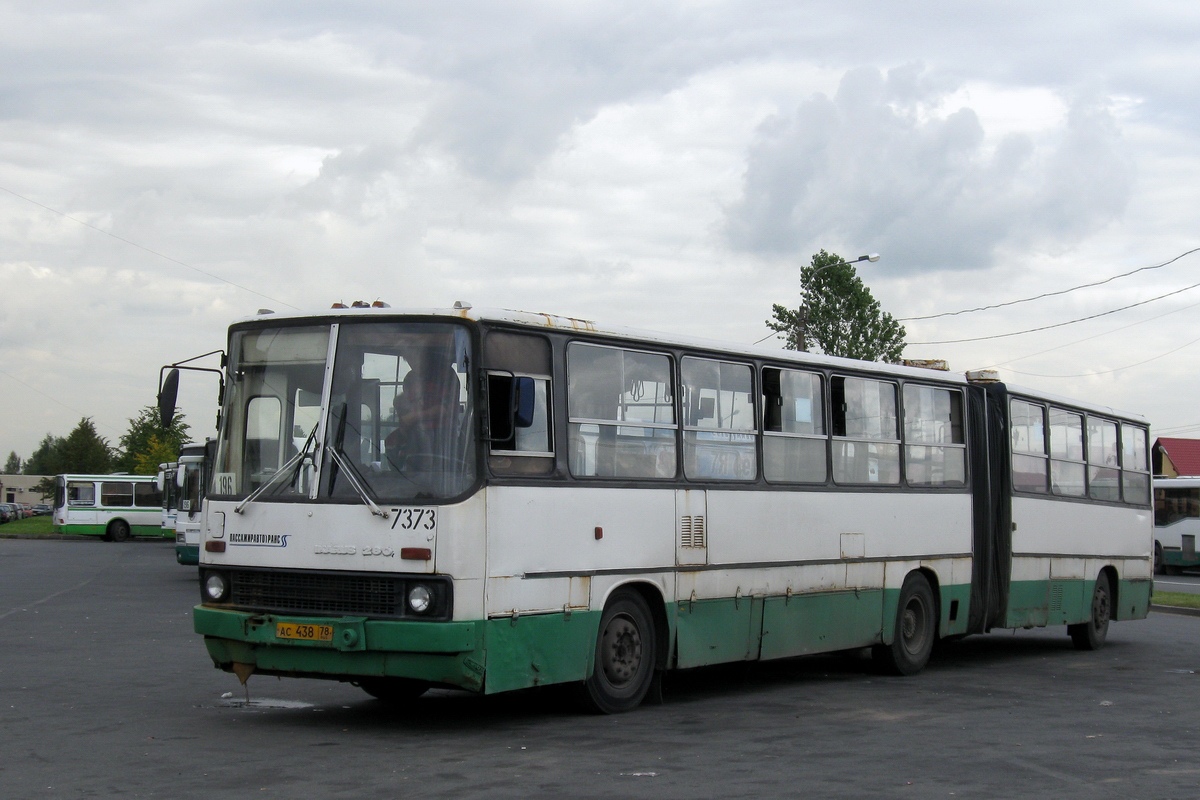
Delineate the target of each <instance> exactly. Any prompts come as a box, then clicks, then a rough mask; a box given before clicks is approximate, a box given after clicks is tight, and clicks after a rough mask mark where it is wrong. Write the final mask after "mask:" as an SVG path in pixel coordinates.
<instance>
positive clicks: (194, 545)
mask: <svg viewBox="0 0 1200 800" xmlns="http://www.w3.org/2000/svg"><path fill="white" fill-rule="evenodd" d="M206 452H207V447H206V446H205V445H203V444H185V445H184V446H183V447H182V448H180V450H179V461H178V462H177V465H176V471H175V483H176V487H177V489H176V491H177V493H178V503H177V505H178V508H177V509H176V512H175V530H174V534H175V560H176V561H178V562H179V563H180V564H186V565H195V564H199V563H200V526H201V522H202V519H203V518H202V516H201V510H202V509H203V506H204V495H205V494H206V492H205V487H206V485H207V482H208V462H207V459H206V456H205V454H206Z"/></svg>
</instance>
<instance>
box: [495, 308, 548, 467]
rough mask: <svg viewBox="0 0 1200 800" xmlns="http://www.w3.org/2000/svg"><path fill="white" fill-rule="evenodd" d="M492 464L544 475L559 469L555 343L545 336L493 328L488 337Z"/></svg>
mask: <svg viewBox="0 0 1200 800" xmlns="http://www.w3.org/2000/svg"><path fill="white" fill-rule="evenodd" d="M484 357H485V359H486V360H485V365H486V366H485V371H487V415H488V419H487V422H488V426H487V429H488V433H489V436H490V437H491V441H490V452H489V456H488V465H489V466H490V467H491V469H492V471H493V472H495V473H497V474H504V475H545V474H548V473H550V472H552V471H553V470H554V468H555V458H554V455H555V452H554V451H555V442H554V428H553V425H552V424H551V422H552V420H553V419H554V409H553V391H552V390H553V382H552V379H551V377H550V375H551V364H550V361H551V358H550V342H549V341H548V340H547V339H546V338H545V337H544V336H531V335H528V334H517V333H511V332H509V331H492V332H490V333H489V334H488V336H487V338H486V339H485V340H484Z"/></svg>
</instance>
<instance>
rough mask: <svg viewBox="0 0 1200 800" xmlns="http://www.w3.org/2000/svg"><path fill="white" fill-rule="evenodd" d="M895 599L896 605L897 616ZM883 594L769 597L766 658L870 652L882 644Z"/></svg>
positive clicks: (764, 642) (765, 616)
mask: <svg viewBox="0 0 1200 800" xmlns="http://www.w3.org/2000/svg"><path fill="white" fill-rule="evenodd" d="M895 603H896V601H895V599H893V600H892V609H893V614H894V613H895ZM882 620H883V592H882V591H881V590H878V589H873V590H860V591H857V592H829V593H827V594H810V595H795V596H792V597H768V598H766V603H765V610H764V612H763V635H762V651H761V657H762V658H764V659H768V658H786V657H788V656H799V655H806V654H808V653H825V652H829V651H831V650H850V649H852V648H855V647H866V646H868V645H872V644H876V643H878V642H879V640H880V634H881V623H882Z"/></svg>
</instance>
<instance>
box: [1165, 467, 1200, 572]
mask: <svg viewBox="0 0 1200 800" xmlns="http://www.w3.org/2000/svg"><path fill="white" fill-rule="evenodd" d="M1198 537H1200V478H1195V477H1193V478H1155V479H1154V571H1155V572H1156V573H1158V574H1160V575H1161V574H1167V575H1178V574H1179V573H1180V572H1181V571H1182V570H1184V569H1197V568H1200V554H1197V551H1196V539H1197V538H1198Z"/></svg>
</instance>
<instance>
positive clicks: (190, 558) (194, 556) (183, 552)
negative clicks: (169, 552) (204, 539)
mask: <svg viewBox="0 0 1200 800" xmlns="http://www.w3.org/2000/svg"><path fill="white" fill-rule="evenodd" d="M175 560H176V561H178V562H179V563H180V564H188V565H195V564H199V563H200V546H199V545H195V544H177V545H175Z"/></svg>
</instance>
